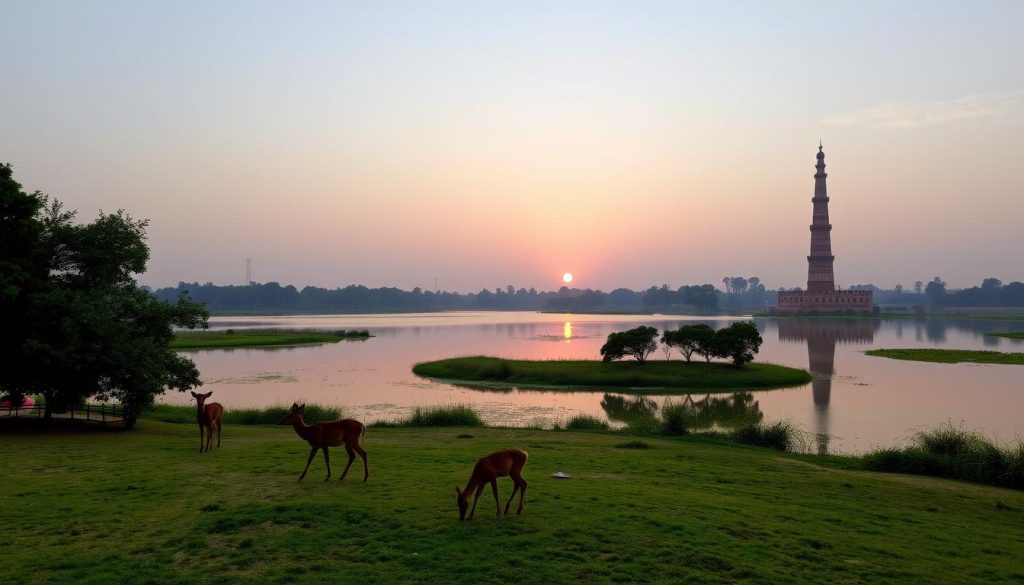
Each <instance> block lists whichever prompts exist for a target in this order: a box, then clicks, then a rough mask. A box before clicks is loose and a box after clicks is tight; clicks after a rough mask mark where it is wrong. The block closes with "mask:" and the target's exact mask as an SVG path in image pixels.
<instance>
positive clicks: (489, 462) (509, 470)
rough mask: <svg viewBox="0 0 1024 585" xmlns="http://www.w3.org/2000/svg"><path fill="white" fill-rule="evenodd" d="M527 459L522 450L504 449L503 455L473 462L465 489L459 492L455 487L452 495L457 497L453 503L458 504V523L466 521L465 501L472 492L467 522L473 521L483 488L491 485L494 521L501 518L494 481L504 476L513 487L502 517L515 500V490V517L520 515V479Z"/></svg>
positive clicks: (522, 495) (522, 490)
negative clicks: (509, 479)
mask: <svg viewBox="0 0 1024 585" xmlns="http://www.w3.org/2000/svg"><path fill="white" fill-rule="evenodd" d="M528 457H529V455H527V453H526V451H523V450H522V449H505V450H504V451H495V452H494V453H491V454H490V455H488V456H486V457H483V458H481V459H480V460H479V461H477V462H476V466H475V467H473V475H472V476H470V478H469V483H468V484H466V489H464V490H460V489H459V486H455V493H456V494H458V497H457V498H456V502H457V503H458V504H459V520H465V519H466V508H468V507H469V497H470V494H471V493H473V492H474V491H475V492H476V494H475V495H474V496H473V509H472V510H470V511H469V519H470V520H472V519H473V514H474V513H476V502H477V500H479V499H480V493H481V492H483V491H484V486H485V485H487V484H491V490H492V491H493V492H494V505H495V506H497V509H498V516H497V517H498V518H501V500H499V499H498V478H499V477H505V476H506V475H507V476H510V477H511V478H512V482H513V484H514V485H515V487H513V488H512V495H511V496H509V497H508V502H506V503H505V513H506V514H508V508H509V506H511V505H512V499H513V498H515V497H516V490H519V509H518V510H516V514H522V513H523V499H524V498H526V480H525V479H523V468H524V467H526V460H527V458H528Z"/></svg>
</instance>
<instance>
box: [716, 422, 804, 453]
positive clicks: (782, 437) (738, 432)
mask: <svg viewBox="0 0 1024 585" xmlns="http://www.w3.org/2000/svg"><path fill="white" fill-rule="evenodd" d="M729 438H730V439H732V440H733V441H736V442H737V443H743V444H744V445H754V446H757V447H771V448H772V449H777V450H779V451H793V450H795V449H796V448H797V447H798V446H800V445H801V444H802V443H803V440H802V433H801V432H800V430H799V429H797V427H796V425H794V424H793V423H791V422H789V421H777V422H773V423H771V424H765V423H763V422H758V423H754V424H748V425H744V426H742V427H739V428H738V429H735V430H734V431H732V432H730V433H729Z"/></svg>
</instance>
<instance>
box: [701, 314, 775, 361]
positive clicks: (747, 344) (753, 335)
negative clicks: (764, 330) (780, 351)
mask: <svg viewBox="0 0 1024 585" xmlns="http://www.w3.org/2000/svg"><path fill="white" fill-rule="evenodd" d="M762 342H764V340H763V339H762V338H761V334H760V333H759V332H758V330H757V325H755V324H754V322H753V321H737V322H736V323H733V324H732V325H729V326H728V327H724V328H722V329H719V330H718V331H715V335H714V337H713V338H712V340H711V347H712V351H713V352H714V355H716V356H718V357H723V358H730V359H732V363H733V365H735V366H736V367H742V366H743V364H745V363H747V362H750V361H753V359H754V354H756V353H757V352H758V350H759V349H760V348H761V343H762Z"/></svg>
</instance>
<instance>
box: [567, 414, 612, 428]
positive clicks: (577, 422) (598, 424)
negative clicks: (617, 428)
mask: <svg viewBox="0 0 1024 585" xmlns="http://www.w3.org/2000/svg"><path fill="white" fill-rule="evenodd" d="M565 430H567V431H607V430H608V423H606V422H604V421H603V420H601V419H599V418H597V417H594V416H590V415H589V414H577V415H576V416H574V417H572V418H570V419H569V422H567V423H565Z"/></svg>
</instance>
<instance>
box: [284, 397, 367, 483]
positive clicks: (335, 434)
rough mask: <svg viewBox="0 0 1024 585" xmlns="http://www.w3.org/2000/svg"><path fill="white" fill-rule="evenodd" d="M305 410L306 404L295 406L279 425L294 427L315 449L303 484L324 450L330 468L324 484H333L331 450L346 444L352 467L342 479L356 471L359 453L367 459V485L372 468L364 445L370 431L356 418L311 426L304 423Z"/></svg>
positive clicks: (303, 474) (364, 465)
mask: <svg viewBox="0 0 1024 585" xmlns="http://www.w3.org/2000/svg"><path fill="white" fill-rule="evenodd" d="M305 410H306V405H305V404H303V405H302V406H299V405H298V404H294V403H293V404H292V408H291V410H290V411H289V412H288V415H287V416H285V417H284V418H282V419H281V420H280V421H278V423H277V424H279V425H292V428H294V429H295V433H296V434H297V435H299V436H300V437H302V438H303V439H305V440H306V442H307V443H309V446H310V447H312V450H311V451H310V452H309V459H307V460H306V469H304V470H302V475H300V476H299V481H302V479H303V478H304V477H306V472H307V471H309V464H310V463H312V462H313V457H314V456H315V455H316V452H317V451H319V450H320V449H323V451H324V463H326V464H327V478H326V479H325V480H324V481H330V480H331V457H330V455H328V454H327V448H328V447H337V446H338V445H342V444H344V445H345V451H346V452H347V453H348V465H346V466H345V471H342V472H341V477H340V478H338V479H339V480H341V479H345V475H347V474H348V468H349V467H352V462H353V461H354V460H355V458H356V455H355V454H356V453H359V456H360V457H362V459H363V481H366V480H367V479H368V478H369V477H370V467H369V465H368V464H367V462H366V451H365V450H364V449H363V444H362V443H363V433H365V432H366V427H365V426H363V423H361V422H359V421H357V420H355V419H353V418H345V419H341V420H332V421H323V422H318V423H314V424H312V425H307V424H306V421H304V420H302V413H303V412H305Z"/></svg>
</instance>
